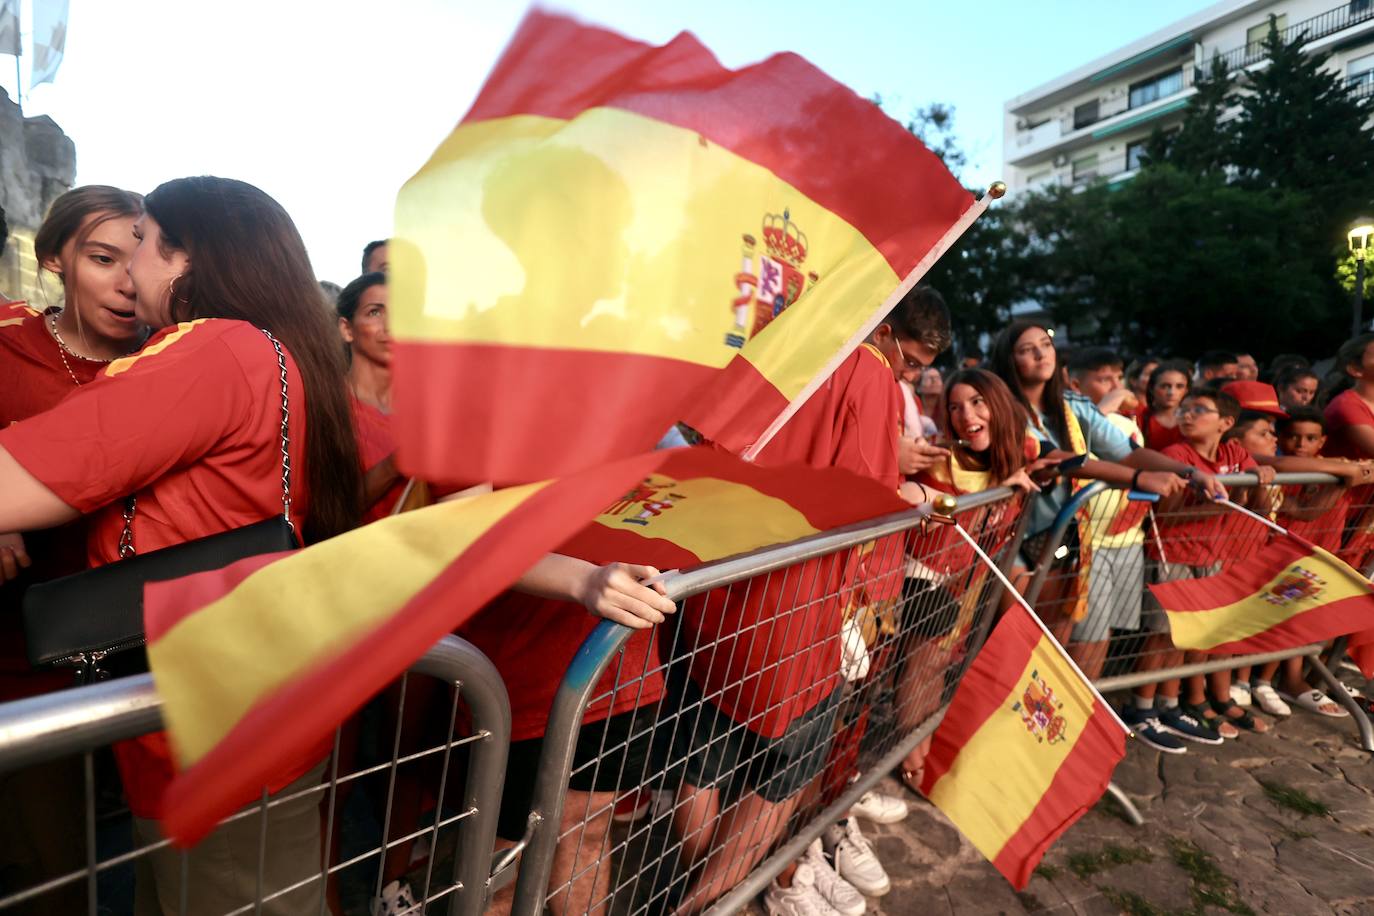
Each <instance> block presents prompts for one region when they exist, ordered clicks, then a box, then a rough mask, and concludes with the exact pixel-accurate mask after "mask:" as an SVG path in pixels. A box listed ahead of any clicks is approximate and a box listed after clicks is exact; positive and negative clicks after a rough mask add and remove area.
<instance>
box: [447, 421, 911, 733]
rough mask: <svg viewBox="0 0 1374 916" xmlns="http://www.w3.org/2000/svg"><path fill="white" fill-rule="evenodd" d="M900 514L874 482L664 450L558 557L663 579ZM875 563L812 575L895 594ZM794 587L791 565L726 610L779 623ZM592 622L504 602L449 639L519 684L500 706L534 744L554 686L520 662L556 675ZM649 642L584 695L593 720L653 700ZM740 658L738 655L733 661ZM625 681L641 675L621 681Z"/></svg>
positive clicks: (894, 582)
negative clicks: (640, 569) (642, 569)
mask: <svg viewBox="0 0 1374 916" xmlns="http://www.w3.org/2000/svg"><path fill="white" fill-rule="evenodd" d="M909 508H910V507H909V506H908V505H907V504H906V503H905V502H904V501H903V500H902V499H901V498H900V497H898V496H897V495H896V494H895V493H893V492H890V491H888V490H887V489H886V488H885V487H883V486H882V485H881V484H878V483H876V482H874V481H872V480H868V479H866V478H861V477H857V476H855V475H854V474H851V473H850V472H848V471H843V470H840V469H837V468H828V469H825V470H816V469H811V468H804V467H784V468H760V467H757V466H755V465H752V464H745V463H744V462H741V461H739V460H738V459H735V458H733V457H731V456H730V455H727V454H725V453H723V452H719V451H715V450H712V449H704V448H695V449H676V450H674V451H672V452H671V453H669V456H668V457H667V458H666V459H665V461H664V463H663V464H662V465H661V466H659V467H658V468H656V469H655V470H654V471H653V473H651V474H649V475H648V476H647V477H645V478H644V479H643V480H642V481H640V482H638V483H636V484H634V485H633V486H631V487H629V488H628V489H627V490H626V491H625V492H623V493H621V494H618V495H617V496H615V497H614V498H613V499H611V500H608V504H607V505H606V506H605V508H604V510H603V511H602V512H601V514H600V515H598V516H597V517H596V518H595V519H594V520H593V521H592V523H591V524H589V525H587V526H586V527H584V528H583V529H582V530H581V531H579V532H577V534H575V535H573V537H571V538H570V539H568V540H567V541H565V542H563V543H562V544H560V545H559V546H558V552H559V553H562V554H566V555H568V556H573V557H579V558H581V559H584V560H589V561H591V562H593V563H598V564H599V563H607V562H612V561H620V562H627V563H643V564H647V565H650V566H655V567H657V568H659V569H660V570H665V571H666V570H671V569H690V568H692V567H695V566H698V565H700V564H702V563H708V562H711V561H713V560H719V559H722V558H724V557H728V556H733V555H736V554H740V553H746V552H748V551H751V550H756V549H758V548H761V547H765V546H770V545H773V544H782V543H786V542H789V541H794V540H797V539H799V538H803V537H808V536H810V535H813V534H817V533H819V532H822V531H829V530H832V529H834V528H837V527H840V526H843V525H848V524H851V523H853V522H858V521H861V520H867V519H872V518H875V517H878V516H881V515H886V514H888V513H891V512H898V511H902V510H904V509H909ZM882 556H885V557H888V558H889V563H888V568H886V569H879V568H878V567H877V562H876V559H875V558H873V557H870V556H868V555H866V554H862V553H861V552H859V551H854V553H853V555H852V561H851V562H846V563H843V564H841V563H835V562H833V561H832V562H830V563H829V564H824V565H827V566H828V567H834V568H836V569H837V570H838V571H839V572H840V573H841V574H842V575H843V576H844V580H843V581H844V582H845V583H847V584H849V585H853V586H854V587H855V590H856V591H857V590H858V589H859V588H860V587H867V586H871V585H873V584H874V580H884V581H880V582H878V583H876V585H877V587H881V586H882V585H883V584H886V585H888V586H889V588H891V589H892V590H894V591H895V589H897V588H899V587H900V585H901V558H900V555H899V553H898V552H896V551H892V550H889V551H887V552H886V553H885V554H883V555H882ZM822 565H823V564H822V563H821V562H820V561H811V564H810V566H809V567H807V568H808V569H809V570H810V574H811V578H812V579H817V580H818V579H819V575H818V574H817V570H818V569H819V568H820V567H821V566H822ZM828 571H829V569H827V572H828ZM803 578H805V576H804V574H803V570H802V568H801V567H800V566H799V567H798V569H796V570H793V571H791V572H790V573H789V574H779V575H777V576H774V577H771V578H769V579H768V581H760V582H757V583H754V584H751V585H750V586H748V587H740V588H736V589H734V590H732V596H731V600H732V601H733V602H734V606H735V609H736V610H738V605H739V604H740V603H741V602H742V601H745V600H747V601H748V602H750V603H752V604H753V605H758V606H768V607H770V608H776V609H777V610H778V612H779V613H778V616H779V617H780V618H784V619H786V618H787V617H788V615H787V614H786V613H785V612H786V611H787V610H789V609H790V608H791V607H792V606H794V605H796V604H797V603H798V602H799V598H798V592H799V588H800V585H799V582H800V580H802V579H803ZM864 590H865V591H867V590H868V588H865V589H864ZM842 591H843V589H842V588H840V589H836V592H842ZM769 602H772V603H771V604H769ZM789 602H790V603H789ZM819 604H820V602H818V607H819ZM719 605H720V602H719V601H717V600H709V601H708V600H706V599H697V600H695V601H693V602H691V603H689V605H688V609H687V610H686V613H687V614H689V615H696V614H698V613H701V612H706V611H709V612H710V613H719ZM831 610H832V612H834V613H838V610H837V609H834V608H831ZM598 622H599V621H598V620H597V619H596V618H593V617H591V616H589V615H588V614H586V613H585V612H584V611H583V610H582V608H581V607H579V606H577V605H573V604H570V603H568V602H563V601H557V600H552V599H548V598H539V597H536V596H534V595H526V594H522V593H518V592H507V593H505V594H504V595H502V596H501V597H500V598H499V599H498V600H497V601H495V602H493V603H492V604H491V605H489V606H488V607H487V608H486V609H485V610H484V611H483V612H482V613H481V614H479V615H478V616H477V617H476V618H474V619H473V620H472V622H471V623H469V624H467V625H466V626H464V627H463V628H462V630H461V631H460V633H459V635H461V636H463V637H464V638H465V639H468V640H469V641H471V642H472V643H473V644H474V645H476V646H477V647H478V648H479V649H481V650H482V651H483V652H485V653H486V654H487V655H488V656H489V657H491V659H492V661H493V662H495V663H496V666H497V668H498V669H499V670H501V671H502V674H503V676H504V675H506V674H510V675H511V678H512V679H518V681H519V683H520V684H521V685H522V689H521V691H520V696H512V699H511V702H512V714H513V718H514V723H515V735H516V740H520V739H522V738H525V737H529V736H537V735H542V734H543V727H544V724H545V722H546V721H547V717H548V713H549V709H550V707H551V706H552V703H553V698H554V692H555V691H556V689H557V686H558V677H557V676H555V677H551V678H545V679H542V680H538V679H533V678H530V677H529V676H528V672H527V670H526V668H527V666H528V664H529V659H531V658H539V659H540V663H541V665H542V666H545V668H546V670H550V671H554V672H562V671H563V670H565V669H566V668H567V667H568V665H569V664H571V663H572V660H573V656H574V654H575V652H576V651H577V648H578V647H579V646H581V644H582V641H583V640H584V639H585V638H586V637H587V635H588V634H590V633H591V631H592V629H593V628H594V627H595V626H596V625H597V624H598ZM693 623H695V621H693ZM688 625H689V626H690V625H692V623H689V624H688ZM760 629H761V628H757V627H756V628H754V629H752V630H750V631H749V632H750V633H751V634H754V635H753V636H752V638H751V639H750V640H749V643H750V647H752V646H753V645H754V644H757V645H759V646H762V645H764V644H766V643H768V639H767V638H766V637H765V636H764V635H762V634H761V633H759V630H760ZM779 629H780V632H779V634H778V636H777V639H778V641H779V642H782V641H783V640H786V639H791V640H793V641H796V642H799V643H806V642H807V641H808V640H810V641H812V642H814V641H817V639H816V637H815V635H814V634H813V633H810V632H806V631H804V630H803V629H802V628H801V627H800V626H783V627H780V628H779ZM652 638H653V634H652V633H650V632H648V631H641V632H638V633H636V634H635V635H634V636H632V637H631V639H630V641H629V642H628V643H627V645H626V647H625V649H624V653H623V655H622V658H621V661H620V662H619V664H617V665H615V666H612V668H611V669H610V670H608V671H607V672H606V674H605V675H604V676H603V678H602V681H601V686H600V687H599V688H598V689H597V690H596V691H595V696H596V697H597V699H596V701H595V703H594V704H593V705H592V707H591V712H592V713H593V714H602V713H606V714H609V713H619V712H623V711H625V710H627V709H630V708H634V707H636V706H644V705H648V704H650V703H653V702H654V701H656V700H658V699H659V697H660V696H661V695H662V692H663V679H662V676H661V672H660V668H661V665H660V663H659V662H658V660H657V654H656V653H655V652H654V651H653V648H652V644H651V639H652ZM832 648H833V647H832ZM744 652H745V650H744V649H741V652H740V655H741V658H742V657H743V655H744ZM722 664H724V662H722ZM625 672H636V673H638V672H643V673H642V675H639V676H633V677H626V675H625Z"/></svg>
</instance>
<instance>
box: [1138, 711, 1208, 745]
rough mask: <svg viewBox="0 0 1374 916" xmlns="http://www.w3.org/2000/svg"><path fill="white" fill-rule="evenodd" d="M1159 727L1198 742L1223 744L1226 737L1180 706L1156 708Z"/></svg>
mask: <svg viewBox="0 0 1374 916" xmlns="http://www.w3.org/2000/svg"><path fill="white" fill-rule="evenodd" d="M1155 715H1156V716H1158V722H1159V726H1160V728H1162V729H1164V730H1165V731H1166V732H1169V733H1170V734H1173V735H1178V736H1179V737H1180V738H1187V739H1188V740H1189V741H1196V742H1197V743H1198V744H1225V743H1226V739H1225V738H1223V737H1221V735H1219V734H1217V730H1216V729H1215V728H1212V727H1211V726H1209V725H1208V724H1207V723H1206V722H1203V721H1202V720H1200V719H1198V718H1197V717H1196V716H1192V715H1189V714H1188V713H1187V712H1185V711H1184V710H1183V708H1182V707H1181V706H1166V707H1165V708H1163V709H1160V710H1156V712H1155Z"/></svg>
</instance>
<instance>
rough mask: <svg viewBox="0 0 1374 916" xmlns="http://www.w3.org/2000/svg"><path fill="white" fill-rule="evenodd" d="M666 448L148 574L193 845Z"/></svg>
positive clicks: (179, 819) (184, 820)
mask: <svg viewBox="0 0 1374 916" xmlns="http://www.w3.org/2000/svg"><path fill="white" fill-rule="evenodd" d="M663 454H664V453H657V454H654V453H651V454H646V455H641V456H638V457H636V458H632V459H627V460H624V461H621V462H617V463H615V464H612V465H608V466H606V467H603V468H599V469H596V470H593V471H589V472H585V473H583V474H580V475H576V476H573V477H569V478H565V479H564V480H560V481H554V482H550V483H541V484H530V485H526V486H523V487H517V488H512V489H509V490H500V491H497V492H494V493H489V494H486V495H483V496H478V497H473V498H471V499H467V500H463V501H459V502H454V503H443V504H439V505H436V506H432V507H429V508H426V509H422V510H418V511H415V512H411V513H405V514H402V515H398V516H393V517H390V518H387V519H383V520H381V521H378V522H375V523H373V524H371V525H368V526H366V527H364V528H360V529H357V530H356V531H352V532H349V533H348V534H344V535H340V536H339V537H336V538H332V539H330V540H328V541H324V542H322V543H320V544H316V545H314V546H312V547H308V548H306V549H305V550H301V551H298V552H295V553H290V554H276V555H270V556H266V557H254V558H251V559H248V560H244V561H241V562H239V563H236V564H234V565H232V566H229V567H227V568H225V569H223V570H219V571H216V572H211V573H202V574H200V575H196V576H192V577H189V578H186V579H179V580H175V581H172V582H163V583H154V584H150V585H149V586H147V587H146V595H145V602H144V604H145V612H144V616H145V624H146V627H147V635H148V657H149V661H150V663H151V666H152V670H153V675H154V678H155V680H156V682H157V686H158V692H159V694H160V695H161V696H162V698H163V716H164V721H165V722H166V724H167V728H168V732H169V737H170V742H171V746H172V749H173V751H174V754H175V756H176V757H177V761H178V764H179V765H180V767H181V768H182V769H183V770H184V772H182V773H181V774H180V775H179V776H178V777H177V779H176V781H175V782H174V783H173V784H172V786H171V788H170V789H169V790H168V793H167V797H166V799H165V803H164V810H165V811H166V812H167V813H166V820H165V822H164V827H165V829H166V831H167V832H168V834H169V835H171V836H173V837H175V838H176V839H177V840H178V841H179V842H182V843H191V842H195V841H196V840H198V839H199V838H200V837H201V836H203V835H204V834H205V833H206V832H208V831H209V830H210V829H211V828H212V827H213V826H214V824H215V823H216V821H217V820H218V819H220V818H222V817H224V816H226V815H228V814H230V813H231V812H233V811H234V810H236V809H237V808H238V807H239V806H241V805H243V804H245V803H247V802H248V801H250V800H251V799H252V798H254V797H255V796H256V795H257V793H258V792H259V791H260V789H261V787H262V786H263V785H265V784H268V783H269V782H271V781H272V777H273V776H274V774H276V773H278V772H280V771H282V770H285V769H288V768H290V767H291V766H294V765H297V764H298V763H299V762H300V761H301V760H303V759H304V758H305V757H306V756H307V755H309V754H310V753H312V752H313V751H314V750H315V749H316V748H317V747H318V745H319V742H320V741H321V739H323V738H326V737H327V736H328V735H329V734H330V732H331V731H332V730H333V729H334V727H335V726H337V725H338V724H339V722H341V721H343V720H344V719H345V718H346V717H347V716H348V715H349V714H351V713H352V712H353V711H354V710H355V709H357V708H358V707H359V706H361V705H362V703H364V702H365V701H366V700H367V698H368V697H370V696H371V695H372V694H374V693H375V692H376V691H377V690H379V689H381V688H382V687H383V686H385V685H386V684H387V683H389V682H390V681H391V680H393V679H394V678H396V677H397V676H399V674H400V673H401V672H402V671H404V670H405V668H406V666H407V665H409V664H410V663H411V662H412V661H414V660H415V659H416V658H418V657H419V656H420V655H422V654H423V653H424V652H425V650H426V649H428V648H429V647H430V646H432V645H433V644H434V643H435V642H436V641H438V640H439V639H440V638H441V637H442V636H444V635H445V634H446V633H448V632H450V631H451V630H452V629H453V628H454V627H455V626H457V625H458V624H460V623H462V622H463V621H464V620H465V619H467V618H469V617H471V616H472V615H473V614H474V613H475V612H476V611H477V610H478V609H479V608H480V607H482V606H483V605H484V604H485V603H487V602H488V601H490V600H491V599H492V598H494V597H495V596H496V595H497V594H498V593H500V592H501V591H502V590H503V589H505V588H507V587H508V586H509V585H510V583H511V582H513V581H515V580H516V579H517V578H519V576H520V575H522V574H523V573H524V572H525V570H527V569H528V568H529V567H530V566H531V565H533V564H534V562H535V561H536V560H538V559H539V558H540V557H541V556H543V555H544V554H546V553H548V552H549V551H551V550H552V549H553V548H554V547H555V546H556V545H558V544H559V543H560V542H561V541H564V540H566V539H567V538H568V537H570V536H571V535H572V534H573V533H574V532H576V531H577V530H578V529H579V528H581V527H582V526H583V525H584V524H585V523H586V519H587V518H589V517H591V516H593V515H595V514H596V513H597V512H598V511H600V510H601V509H602V508H603V507H604V506H605V504H606V502H607V501H608V500H609V499H611V498H612V497H613V495H614V494H615V493H618V492H622V491H623V490H624V488H625V487H627V486H629V485H630V484H631V483H632V482H633V481H635V480H639V479H642V478H643V477H644V476H645V475H646V474H647V473H649V472H650V471H652V470H653V468H655V467H656V466H657V465H658V464H660V463H661V462H662V460H663Z"/></svg>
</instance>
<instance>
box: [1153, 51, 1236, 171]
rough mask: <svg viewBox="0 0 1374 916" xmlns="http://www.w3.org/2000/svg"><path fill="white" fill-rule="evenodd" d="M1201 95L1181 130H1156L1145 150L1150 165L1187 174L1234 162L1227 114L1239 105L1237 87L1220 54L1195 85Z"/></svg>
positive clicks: (1194, 100) (1184, 116)
mask: <svg viewBox="0 0 1374 916" xmlns="http://www.w3.org/2000/svg"><path fill="white" fill-rule="evenodd" d="M1193 87H1194V88H1195V89H1196V90H1197V94H1196V95H1194V96H1193V98H1192V100H1191V101H1190V102H1189V103H1188V110H1187V111H1185V112H1184V113H1183V123H1182V124H1180V125H1179V127H1178V129H1177V130H1175V131H1171V132H1169V133H1165V132H1164V131H1163V130H1161V129H1160V128H1159V127H1156V128H1155V130H1154V133H1152V134H1151V135H1150V140H1149V142H1148V144H1147V145H1146V147H1145V158H1146V162H1167V163H1169V164H1170V165H1173V166H1175V167H1176V168H1180V169H1183V170H1184V171H1187V172H1197V173H1205V172H1216V171H1220V170H1222V169H1224V168H1225V167H1226V166H1227V165H1228V164H1229V163H1230V152H1231V146H1232V144H1233V143H1234V137H1233V135H1232V131H1231V130H1230V129H1229V125H1228V124H1227V123H1226V122H1225V116H1226V113H1227V112H1228V111H1229V110H1230V109H1231V108H1233V107H1234V106H1235V105H1236V101H1237V98H1236V84H1235V80H1234V79H1232V78H1231V73H1230V71H1229V70H1227V68H1226V62H1225V61H1223V60H1222V58H1221V56H1220V55H1213V57H1212V63H1211V65H1210V67H1209V68H1208V70H1207V73H1206V74H1205V75H1203V76H1199V77H1198V78H1197V79H1196V80H1195V81H1194V83H1193Z"/></svg>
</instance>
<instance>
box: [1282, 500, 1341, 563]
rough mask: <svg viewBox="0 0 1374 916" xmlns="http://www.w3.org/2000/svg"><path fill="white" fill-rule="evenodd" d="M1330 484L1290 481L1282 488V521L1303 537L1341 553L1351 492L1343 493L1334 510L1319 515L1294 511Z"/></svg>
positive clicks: (1285, 525) (1284, 525) (1335, 503)
mask: <svg viewBox="0 0 1374 916" xmlns="http://www.w3.org/2000/svg"><path fill="white" fill-rule="evenodd" d="M1326 486H1328V485H1327V484H1318V485H1310V486H1304V485H1302V484H1290V485H1288V486H1285V487H1283V488H1282V490H1283V503H1282V504H1281V505H1280V506H1279V511H1278V523H1279V524H1280V525H1282V526H1283V527H1285V528H1287V529H1288V530H1289V531H1291V532H1293V533H1294V534H1296V535H1297V536H1298V537H1300V538H1304V539H1305V540H1308V541H1311V542H1312V543H1313V544H1316V545H1317V546H1318V547H1321V548H1323V549H1325V550H1329V551H1330V552H1332V553H1339V552H1340V549H1341V535H1342V533H1343V532H1344V531H1345V519H1346V514H1347V513H1348V512H1349V511H1350V492H1349V491H1346V492H1345V493H1342V494H1341V495H1340V497H1339V498H1338V499H1337V500H1336V501H1335V502H1334V503H1333V504H1332V505H1331V508H1330V509H1327V510H1326V511H1325V512H1323V513H1321V514H1320V515H1318V516H1317V517H1316V518H1298V517H1296V516H1295V515H1293V514H1292V513H1293V512H1294V511H1295V510H1297V509H1298V508H1300V503H1301V502H1303V501H1304V500H1305V498H1306V497H1308V496H1310V495H1315V492H1316V491H1317V490H1319V489H1322V488H1324V487H1326Z"/></svg>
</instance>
